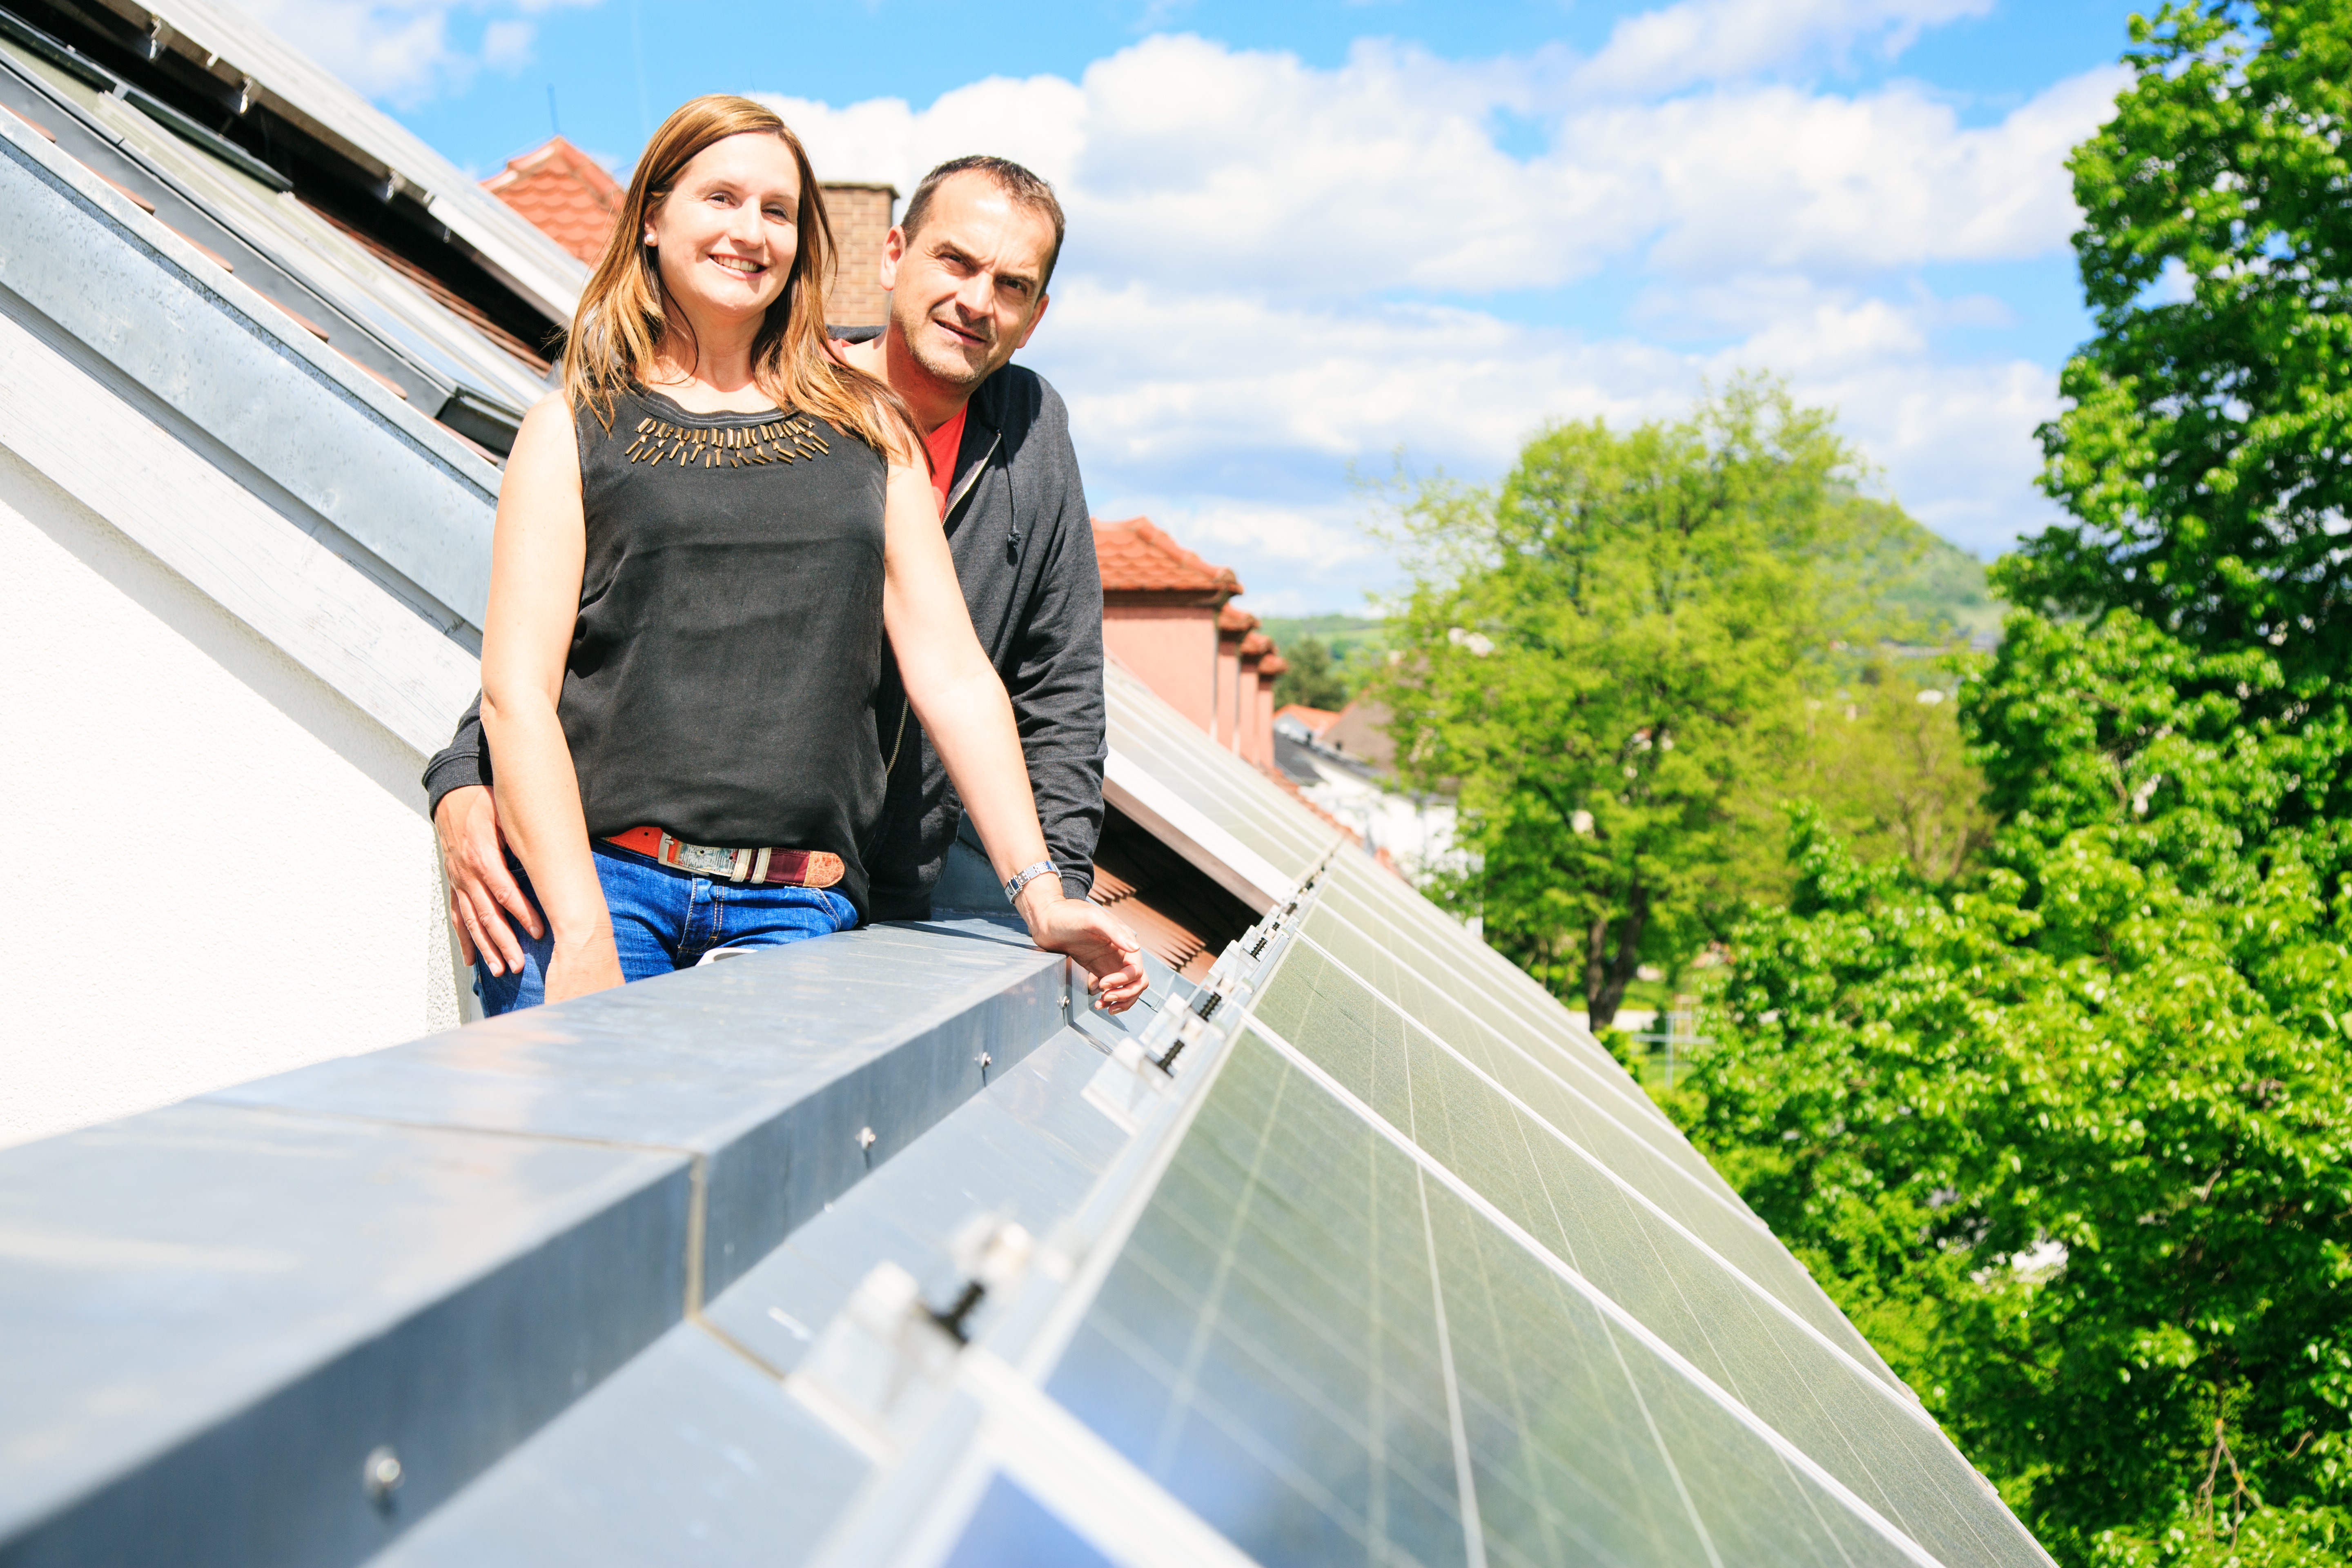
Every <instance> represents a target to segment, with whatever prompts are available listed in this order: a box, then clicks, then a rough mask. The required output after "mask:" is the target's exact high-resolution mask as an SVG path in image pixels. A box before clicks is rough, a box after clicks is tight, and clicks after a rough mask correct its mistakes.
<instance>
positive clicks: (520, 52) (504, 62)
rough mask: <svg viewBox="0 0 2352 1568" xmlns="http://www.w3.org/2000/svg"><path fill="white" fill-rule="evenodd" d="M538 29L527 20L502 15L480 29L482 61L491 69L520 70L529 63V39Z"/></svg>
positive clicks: (535, 34)
mask: <svg viewBox="0 0 2352 1568" xmlns="http://www.w3.org/2000/svg"><path fill="white" fill-rule="evenodd" d="M538 31H539V29H538V28H536V27H534V26H531V25H530V23H529V22H523V21H518V20H516V19H515V18H513V17H511V16H509V17H502V18H500V19H499V20H498V21H495V22H492V23H491V24H490V25H489V26H487V27H484V28H483V29H482V63H483V64H484V65H486V66H488V67H489V68H491V69H493V70H502V71H514V70H520V69H521V68H523V67H524V66H527V65H529V64H530V46H531V40H532V39H533V37H536V36H537V34H538Z"/></svg>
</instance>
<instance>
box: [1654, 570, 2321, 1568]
mask: <svg viewBox="0 0 2352 1568" xmlns="http://www.w3.org/2000/svg"><path fill="white" fill-rule="evenodd" d="M2285 679H2286V677H2285V675H2284V671H2283V669H2282V668H2281V662H2280V660H2278V659H2277V658H2275V657H2273V655H2272V654H2271V653H2270V652H2269V651H2268V650H2263V651H2261V652H2241V653H2227V654H2208V653H2200V652H2199V651H2197V650H2195V649H2193V648H2190V647H2188V646H2186V645H2184V644H2183V643H2182V642H2180V641H2179V639H2177V638H2174V637H2169V636H2168V635H2167V634H2165V633H2164V632H2163V631H2161V630H2159V629H2158V628H2157V627H2155V626H2151V625H2149V624H2148V623H2147V621H2145V620H2143V619H2141V618H2140V617H2138V616H2135V615H2132V614H2131V613H2129V612H2125V611H2118V612H2115V613H2113V614H2111V615H2110V616H2107V617H2106V618H2105V619H2104V620H2103V621H2102V622H2100V623H2098V624H2097V625H2095V626H2085V625H2074V626H2062V625H2056V624H2053V623H2052V622H2049V621H2047V620H2043V619H2041V618H2039V617H2034V616H2014V617H2012V618H2011V622H2010V625H2009V630H2008V637H2007V639H2006V640H2005V642H2004V644H2003V646H2002V647H2001V649H2000V655H1999V657H1998V658H1997V659H1996V660H1994V661H1993V663H1992V664H1991V666H1990V669H1989V670H1988V671H1987V672H1986V674H1985V678H1984V679H1982V680H1980V681H1971V682H1969V684H1968V685H1967V686H1966V687H1964V688H1963V697H1962V719H1963V722H1964V727H1965V729H1966V731H1967V733H1968V734H1969V738H1970V740H1971V742H1972V743H1973V744H1974V746H1975V747H1976V749H1977V751H1978V752H1979V758H1980V760H1981V762H1982V764H1983V767H1984V770H1985V773H1986V776H1987V778H1988V780H1989V781H1990V799H1991V801H1992V803H1993V804H1994V805H1995V807H1996V808H1997V810H1998V812H1999V814H2000V826H1999V828H1998V829H1997V831H1996V834H1995V837H1994V841H1993V845H1992V848H1991V854H1990V861H1991V869H1990V870H1988V871H1987V872H1985V873H1984V874H1982V875H1980V876H1979V877H1975V878H1972V879H1967V880H1965V881H1964V882H1962V883H1959V884H1955V885H1947V886H1941V887H1939V886H1937V885H1935V884H1933V883H1931V882H1929V881H1927V879H1923V878H1921V877H1920V876H1918V875H1917V874H1916V872H1915V871H1914V870H1913V869H1912V868H1910V866H1909V865H1908V863H1906V862H1905V861H1903V860H1900V859H1891V858H1890V859H1888V860H1885V861H1883V862H1880V863H1878V864H1875V865H1864V864H1862V863H1859V862H1857V861H1856V860H1855V859H1854V858H1853V857H1852V856H1851V855H1849V854H1848V853H1847V851H1846V850H1845V848H1844V847H1843V845H1842V844H1840V843H1839V842H1837V841H1836V839H1835V838H1834V837H1832V836H1830V835H1829V834H1828V833H1826V832H1825V831H1824V830H1823V829H1822V826H1821V824H1820V822H1819V820H1818V818H1817V817H1816V816H1814V815H1813V814H1812V813H1811V812H1810V811H1802V812H1801V813H1800V814H1799V816H1798V817H1797V825H1796V831H1795V851H1796V855H1797V858H1798V861H1799V876H1798V879H1797V885H1796V889H1795V894H1794V897H1793V899H1792V900H1790V903H1789V905H1788V906H1787V907H1786V908H1784V909H1777V910H1759V912H1758V913H1757V914H1756V915H1755V916H1754V917H1753V918H1752V919H1751V920H1750V921H1748V924H1747V926H1746V927H1745V929H1744V930H1743V931H1741V933H1740V935H1739V938H1738V943H1737V946H1736V952H1737V959H1736V963H1735V966H1734V970H1733V973H1732V975H1731V977H1730V979H1729V981H1728V983H1727V986H1726V988H1725V990H1724V991H1723V993H1722V994H1721V998H1720V1003H1721V1007H1720V1011H1719V1012H1718V1013H1717V1016H1715V1017H1714V1018H1713V1019H1712V1020H1711V1022H1712V1024H1713V1027H1712V1028H1711V1029H1710V1031H1709V1032H1710V1033H1711V1034H1712V1035H1713V1036H1714V1037H1716V1039H1717V1041H1718V1042H1719V1043H1718V1044H1717V1046H1716V1047H1714V1048H1713V1050H1712V1051H1710V1052H1708V1053H1706V1054H1705V1055H1703V1056H1701V1057H1700V1058H1698V1060H1697V1061H1696V1071H1695V1074H1694V1076H1693V1077H1692V1078H1691V1079H1687V1080H1685V1087H1684V1088H1682V1089H1677V1090H1676V1091H1675V1092H1674V1093H1673V1094H1671V1095H1670V1096H1668V1098H1669V1100H1670V1101H1671V1109H1672V1110H1674V1111H1675V1114H1676V1115H1677V1118H1678V1119H1679V1120H1681V1121H1683V1122H1684V1123H1685V1126H1686V1127H1687V1128H1688V1130H1689V1131H1690V1132H1691V1133H1692V1135H1693V1137H1694V1139H1695V1140H1696V1142H1698V1143H1699V1144H1700V1145H1701V1146H1702V1147H1703V1148H1705V1149H1706V1150H1707V1151H1708V1152H1709V1153H1710V1154H1711V1155H1712V1156H1713V1157H1714V1158H1715V1159H1716V1160H1717V1163H1719V1164H1720V1165H1721V1166H1722V1168H1723V1169H1724V1170H1725V1172H1726V1173H1727V1175H1728V1176H1729V1177H1730V1178H1731V1179H1732V1180H1733V1181H1734V1183H1735V1184H1737V1185H1738V1187H1739V1188H1740V1190H1741V1191H1742V1192H1743V1193H1744V1194H1746V1195H1747V1196H1748V1201H1749V1202H1750V1203H1751V1204H1753V1205H1756V1207H1757V1209H1758V1211H1759V1213H1760V1214H1761V1215H1762V1216H1763V1217H1764V1218H1765V1219H1766V1220H1767V1221H1768V1222H1769V1224H1770V1225H1771V1226H1772V1228H1773V1229H1774V1231H1775V1232H1776V1233H1777V1234H1779V1235H1780V1237H1782V1238H1783V1239H1784V1240H1785V1241H1787V1242H1788V1243H1789V1244H1790V1246H1791V1247H1794V1248H1795V1249H1796V1250H1797V1251H1798V1252H1799V1254H1800V1255H1801V1256H1802V1257H1803V1258H1805V1259H1806V1260H1807V1262H1808V1263H1809V1265H1810V1266H1811V1268H1813V1270H1814V1273H1815V1275H1816V1277H1817V1278H1819V1279H1822V1281H1823V1283H1824V1285H1825V1286H1826V1287H1827V1288H1828V1289H1830V1290H1831V1291H1832V1294H1833V1295H1835V1296H1836V1297H1837V1298H1838V1299H1839V1300H1840V1302H1841V1304H1842V1305H1843V1306H1844V1307H1845V1309H1846V1310H1848V1311H1849V1312H1850V1313H1851V1314H1852V1315H1853V1318H1854V1319H1855V1321H1856V1322H1857V1323H1858V1324H1859V1325H1860V1326H1861V1327H1862V1328H1863V1329H1864V1331H1865V1332H1866V1333H1867V1334H1869V1336H1870V1337H1871V1339H1872V1341H1873V1342H1874V1343H1875V1344H1876V1345H1877V1346H1878V1347H1879V1348H1880V1349H1881V1351H1882V1352H1884V1353H1885V1355H1886V1356H1887V1358H1888V1360H1889V1361H1890V1362H1891V1363H1894V1364H1895V1367H1896V1369H1897V1370H1898V1371H1899V1372H1901V1373H1903V1374H1904V1375H1905V1376H1906V1378H1907V1379H1908V1380H1909V1381H1910V1383H1911V1384H1912V1385H1913V1386H1914V1387H1915V1388H1916V1389H1917V1390H1919V1391H1920V1393H1921V1394H1923V1395H1924V1396H1925V1397H1926V1398H1927V1401H1928V1404H1929V1405H1930V1407H1931V1408H1932V1409H1933V1410H1934V1411H1935V1413H1936V1415H1937V1416H1938V1417H1939V1418H1940V1419H1941V1420H1943V1421H1944V1422H1945V1423H1946V1424H1947V1426H1948V1427H1949V1428H1950V1429H1951V1430H1952V1432H1953V1433H1954V1435H1955V1436H1956V1437H1957V1438H1958V1441H1959V1443H1960V1445H1961V1447H1963V1448H1964V1449H1965V1450H1966V1451H1967V1452H1968V1453H1969V1455H1970V1457H1971V1458H1974V1459H1975V1460H1976V1461H1977V1463H1978V1464H1979V1465H1980V1466H1982V1467H1983V1468H1985V1469H1986V1470H1987V1471H1988V1472H1989V1473H1990V1474H1991V1475H1993V1476H1994V1477H1995V1478H1996V1479H1997V1480H1998V1481H1999V1482H2000V1486H2001V1488H2002V1490H2003V1491H2004V1493H2005V1494H2006V1495H2007V1496H2008V1498H2009V1500H2010V1501H2011V1504H2012V1505H2013V1506H2015V1507H2016V1508H2017V1509H2018V1510H2019V1511H2020V1512H2021V1515H2022V1516H2023V1517H2024V1518H2025V1519H2026V1520H2027V1521H2028V1522H2029V1523H2030V1524H2032V1526H2033V1527H2034V1528H2035V1530H2036V1531H2037V1532H2038V1533H2039V1534H2040V1535H2041V1537H2042V1541H2043V1542H2044V1543H2045V1544H2046V1545H2048V1546H2050V1547H2051V1548H2052V1549H2053V1551H2054V1552H2056V1553H2057V1554H2058V1555H2059V1556H2060V1557H2061V1559H2062V1560H2063V1561H2067V1562H2072V1563H2091V1562H2101V1563H2147V1564H2156V1563H2205V1564H2213V1565H2217V1568H2218V1565H2221V1564H2224V1563H2232V1562H2234V1563H2245V1564H2249V1565H2251V1564H2255V1563H2280V1564H2284V1563H2336V1564H2340V1563H2343V1562H2345V1561H2346V1560H2347V1555H2352V1512H2347V1505H2352V1495H2347V1494H2352V1463H2347V1461H2352V1443H2348V1442H2347V1416H2352V1073H2347V1052H2346V1039H2345V1037H2346V1035H2347V1034H2352V896H2347V892H2346V885H2345V881H2344V876H2343V873H2344V871H2345V870H2346V868H2347V840H2346V836H2345V835H2344V834H2343V833H2342V831H2341V830H2340V829H2339V828H2338V827H2337V826H2336V825H2334V824H2326V823H2317V824H2315V823H2303V824H2295V823H2293V822H2291V821H2288V820H2286V818H2285V817H2284V815H2283V814H2282V812H2281V811H2280V809H2279V808H2280V805H2281V803H2282V802H2284V801H2286V800H2288V799H2291V798H2293V797H2294V796H2295V795H2298V794H2299V793H2304V792H2307V791H2308V790H2309V789H2310V787H2311V785H2310V784H2309V781H2310V780H2311V779H2312V778H2313V777H2314V776H2315V775H2317V774H2324V773H2330V772H2332V771H2333V770H2334V769H2336V768H2337V767H2339V766H2340V765H2341V764H2342V763H2343V762H2344V761H2345V760H2346V758H2347V755H2352V731H2347V729H2346V727H2345V726H2344V725H2342V724H2340V723H2328V724H2314V723H2309V722H2306V723H2304V724H2301V725H2290V724H2286V723H2283V722H2281V721H2278V720H2276V719H2274V718H2265V717H2261V716H2260V715H2259V710H2261V709H2262V708H2263V706H2264V705H2265V702H2266V700H2268V699H2269V698H2270V697H2271V696H2272V695H2273V694H2274V693H2275V692H2276V691H2277V690H2278V689H2280V687H2281V686H2282V685H2283V684H2284V680H2285ZM2240 693H2242V694H2243V695H2239V694H2240Z"/></svg>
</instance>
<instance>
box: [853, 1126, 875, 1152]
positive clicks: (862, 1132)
mask: <svg viewBox="0 0 2352 1568" xmlns="http://www.w3.org/2000/svg"><path fill="white" fill-rule="evenodd" d="M857 1146H858V1147H859V1148H860V1149H871V1148H872V1147H874V1129H872V1128H871V1127H861V1128H859V1129H858V1130H857Z"/></svg>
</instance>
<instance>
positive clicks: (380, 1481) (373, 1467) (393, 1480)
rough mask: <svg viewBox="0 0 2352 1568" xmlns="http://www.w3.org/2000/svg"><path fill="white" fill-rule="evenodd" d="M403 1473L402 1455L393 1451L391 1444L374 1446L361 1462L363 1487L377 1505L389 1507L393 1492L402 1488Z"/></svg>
mask: <svg viewBox="0 0 2352 1568" xmlns="http://www.w3.org/2000/svg"><path fill="white" fill-rule="evenodd" d="M401 1474H402V1471H401V1468H400V1456H399V1455H398V1454H395V1453H394V1452H393V1451H392V1446H391V1445H390V1444H388V1443H387V1444H385V1445H383V1446H382V1447H376V1448H372V1449H370V1450H369V1451H368V1457H367V1458H365V1459H363V1460H362V1461H361V1462H360V1487H361V1489H362V1490H363V1491H365V1492H366V1493H367V1500H368V1501H370V1502H372V1503H373V1504H375V1505H376V1507H378V1508H384V1507H388V1506H389V1505H390V1504H391V1502H392V1494H393V1493H394V1492H395V1491H397V1490H399V1489H400V1478H401Z"/></svg>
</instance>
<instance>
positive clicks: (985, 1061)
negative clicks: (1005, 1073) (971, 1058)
mask: <svg viewBox="0 0 2352 1568" xmlns="http://www.w3.org/2000/svg"><path fill="white" fill-rule="evenodd" d="M995 1065H996V1058H994V1057H992V1056H990V1055H989V1054H988V1053H987V1052H986V1051H982V1052H981V1053H980V1070H981V1071H982V1072H986V1071H987V1070H988V1069H989V1068H992V1067H994V1066H995Z"/></svg>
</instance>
